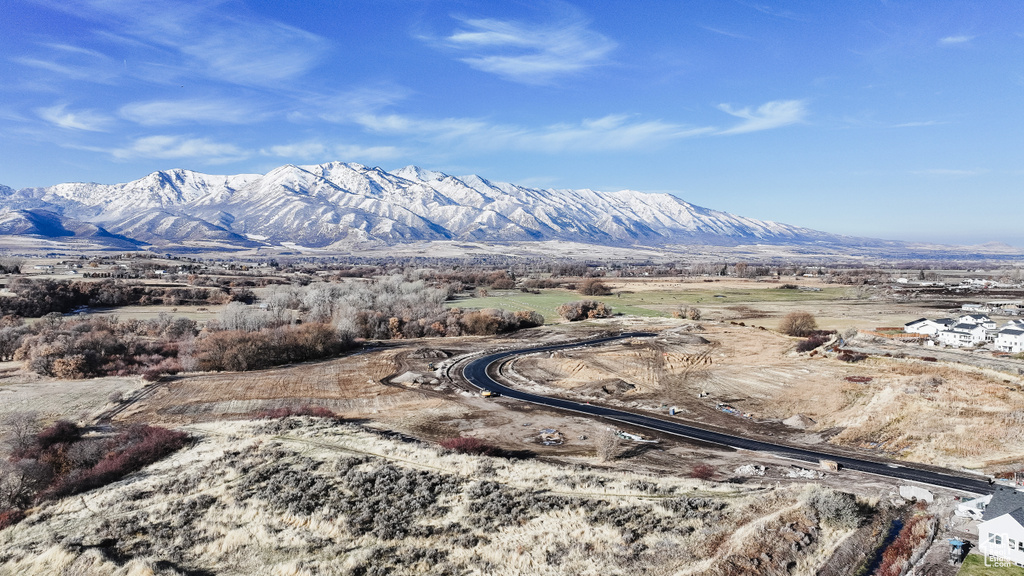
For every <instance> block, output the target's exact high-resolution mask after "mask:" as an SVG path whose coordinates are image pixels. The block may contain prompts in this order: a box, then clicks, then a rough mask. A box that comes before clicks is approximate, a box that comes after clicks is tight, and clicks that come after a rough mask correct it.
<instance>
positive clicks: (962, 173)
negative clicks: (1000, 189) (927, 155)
mask: <svg viewBox="0 0 1024 576" xmlns="http://www.w3.org/2000/svg"><path fill="white" fill-rule="evenodd" d="M986 172H988V170H980V169H979V170H957V169H951V168H930V169H927V170H912V171H911V172H910V173H911V174H916V175H918V176H953V177H966V176H978V175H981V174H984V173H986Z"/></svg>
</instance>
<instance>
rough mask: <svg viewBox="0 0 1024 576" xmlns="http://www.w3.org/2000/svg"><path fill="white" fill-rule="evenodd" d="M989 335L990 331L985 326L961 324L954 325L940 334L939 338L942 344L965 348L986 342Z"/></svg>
mask: <svg viewBox="0 0 1024 576" xmlns="http://www.w3.org/2000/svg"><path fill="white" fill-rule="evenodd" d="M987 334H988V330H986V329H985V327H984V326H981V325H979V324H963V323H961V324H956V325H954V326H953V327H952V328H950V329H949V330H943V331H941V332H939V333H938V335H937V336H938V339H939V343H940V344H945V345H946V346H953V347H954V348H964V347H967V346H976V345H978V344H981V343H982V342H984V341H985V338H986V336H987Z"/></svg>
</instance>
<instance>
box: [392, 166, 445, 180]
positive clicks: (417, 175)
mask: <svg viewBox="0 0 1024 576" xmlns="http://www.w3.org/2000/svg"><path fill="white" fill-rule="evenodd" d="M391 173H392V174H394V175H395V176H398V177H400V178H405V179H406V180H412V181H413V182H438V181H440V180H444V179H445V178H446V177H447V176H448V175H447V174H445V173H444V172H438V171H436V170H425V169H423V168H420V167H419V166H414V165H412V164H410V165H408V166H406V167H405V168H400V169H398V170H394V171H392V172H391Z"/></svg>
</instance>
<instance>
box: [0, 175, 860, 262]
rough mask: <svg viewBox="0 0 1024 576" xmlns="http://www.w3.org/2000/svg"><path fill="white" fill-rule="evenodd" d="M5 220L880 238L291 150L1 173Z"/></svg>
mask: <svg viewBox="0 0 1024 576" xmlns="http://www.w3.org/2000/svg"><path fill="white" fill-rule="evenodd" d="M2 234H8V235H9V234H15V235H30V234H35V235H40V236H48V237H53V236H67V235H69V234H71V235H77V234H85V235H91V236H94V237H97V236H99V237H103V238H108V237H109V238H110V239H113V240H116V241H117V242H118V243H120V244H122V245H123V244H128V245H131V244H136V245H140V246H141V245H153V246H160V247H173V246H183V247H184V246H193V247H195V246H213V245H218V246H223V247H230V246H234V247H239V248H241V247H255V246H260V245H268V246H277V245H282V244H284V245H299V246H306V247H311V248H323V249H351V248H353V247H358V246H365V245H368V244H369V245H376V246H380V245H393V244H402V243H408V242H418V241H436V240H457V241H485V242H523V241H544V240H565V241H572V242H583V243H588V244H600V245H613V246H636V245H643V246H658V245H674V244H710V245H736V244H758V243H761V244H802V243H817V244H821V243H826V244H835V245H849V244H856V245H859V246H864V245H865V244H867V243H870V242H871V241H870V240H865V239H855V238H850V237H844V236H837V235H833V234H827V233H823V232H818V231H814V230H810V229H807V228H798V227H795V226H789V225H786V224H779V223H776V222H768V221H763V220H754V219H752V218H745V217H742V216H734V215H732V214H728V213H726V212H719V211H716V210H710V209H707V208H702V207H700V206H695V205H693V204H690V203H688V202H685V201H683V200H681V199H679V198H677V197H675V196H672V195H670V194H648V193H642V192H636V191H632V190H622V191H619V192H597V191H594V190H586V189H584V190H554V189H544V190H541V189H536V188H527V187H524V186H517V185H515V184H507V183H502V182H491V181H488V180H485V179H484V178H481V177H479V176H462V177H455V176H449V175H447V174H443V173H441V172H435V171H430V170H424V169H422V168H418V167H416V166H408V167H405V168H402V169H400V170H395V171H391V172H387V171H384V170H382V169H380V168H369V167H366V166H362V165H360V164H354V163H343V162H331V163H327V164H319V165H311V166H294V165H291V164H289V165H286V166H281V167H280V168H276V169H274V170H272V171H270V172H269V173H267V174H265V175H259V174H238V175H234V176H214V175H209V174H202V173H199V172H192V171H190V170H182V169H175V170H167V171H160V172H154V173H152V174H150V175H148V176H146V177H145V178H142V179H139V180H135V181H134V182H128V183H125V184H86V183H68V184H57V185H55V186H49V187H46V188H24V189H21V190H13V189H11V188H8V187H5V186H0V235H2ZM879 242H880V241H879Z"/></svg>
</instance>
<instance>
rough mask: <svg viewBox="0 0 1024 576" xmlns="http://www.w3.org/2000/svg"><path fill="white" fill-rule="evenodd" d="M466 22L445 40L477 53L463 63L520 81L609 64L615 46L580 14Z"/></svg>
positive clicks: (544, 80)
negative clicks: (549, 19)
mask: <svg viewBox="0 0 1024 576" xmlns="http://www.w3.org/2000/svg"><path fill="white" fill-rule="evenodd" d="M461 22H462V25H463V26H462V28H461V29H460V30H457V31H456V32H454V33H452V34H451V35H450V36H448V37H447V38H445V39H444V43H445V44H446V45H447V46H450V47H452V48H455V49H457V50H460V51H466V52H472V53H473V54H472V55H471V56H466V57H464V58H460V60H461V61H462V62H465V63H466V64H469V65H470V66H472V67H473V68H476V69H477V70H483V71H484V72H490V73H492V74H497V75H499V76H501V77H503V78H506V79H508V80H512V81H515V82H523V83H528V84H543V83H548V82H550V81H552V80H553V79H555V78H557V77H560V76H564V75H566V74H572V73H576V72H580V71H582V70H585V69H587V68H592V67H594V66H598V65H601V64H604V63H605V62H606V61H607V58H608V54H609V53H610V52H611V51H612V50H613V49H614V48H615V46H616V44H615V42H613V41H612V40H610V39H608V38H606V37H605V36H603V35H601V34H599V33H597V32H594V31H593V30H590V29H588V27H587V22H585V21H583V20H581V19H579V18H576V19H575V20H572V21H568V22H557V23H553V24H541V25H538V24H526V23H523V22H516V21H511V20H497V19H491V18H481V19H464V20H462V21H461Z"/></svg>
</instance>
